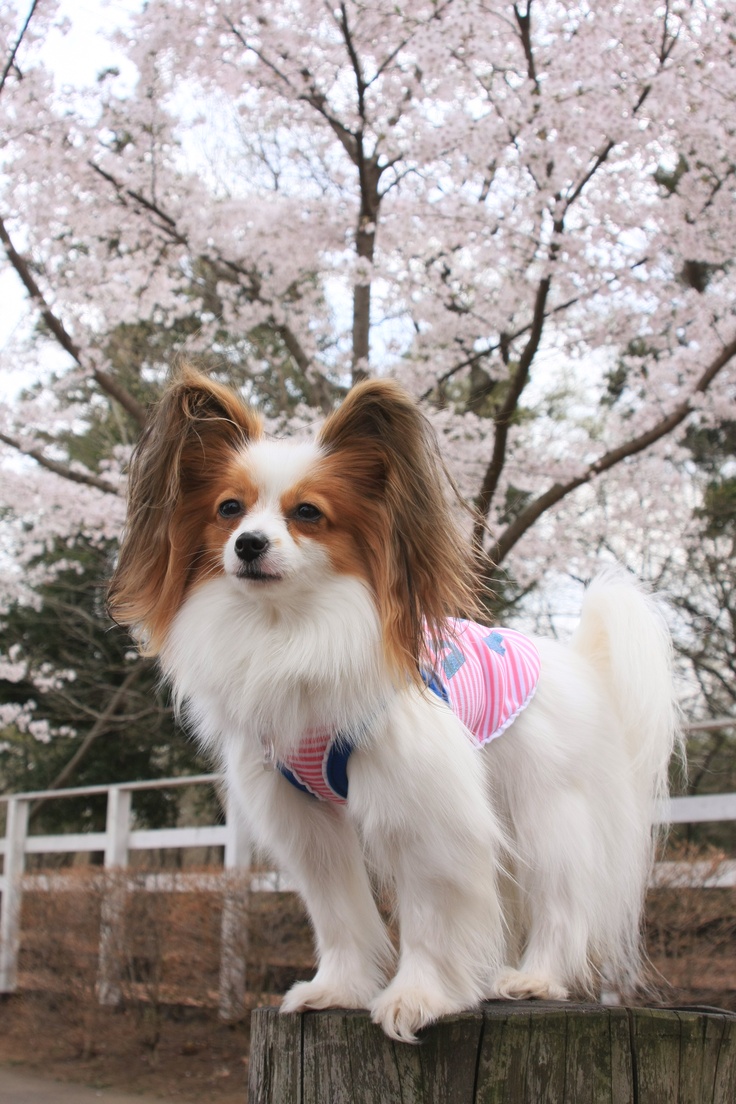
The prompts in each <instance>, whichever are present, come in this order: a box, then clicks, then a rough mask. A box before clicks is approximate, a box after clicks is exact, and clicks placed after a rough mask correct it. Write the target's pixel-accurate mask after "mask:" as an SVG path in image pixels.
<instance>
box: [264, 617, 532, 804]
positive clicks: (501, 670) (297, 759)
mask: <svg viewBox="0 0 736 1104" xmlns="http://www.w3.org/2000/svg"><path fill="white" fill-rule="evenodd" d="M448 628H449V631H448V633H447V638H446V639H443V640H442V641H441V642H440V644H439V647H438V648H437V649H436V650H435V649H434V648H433V646H432V642H431V640H429V639H427V641H426V643H427V648H428V649H429V655H430V659H431V662H432V670H431V671H430V672H425V671H423V672H422V677H423V679H424V681H425V682H426V684H427V686H428V687H429V689H430V690H432V691H433V692H434V693H435V694H437V695H438V697H440V698H442V700H443V701H445V702H446V703H447V704H448V705H449V707H450V709H452V711H453V713H454V714H455V715H456V717H457V718H458V720H460V721H462V723H463V724H464V725H465V728H466V729H467V730H468V733H469V735H470V736H471V738H472V740H473V742H474V743H476V744H477V745H478V746H479V747H482V746H483V745H484V744H487V743H489V742H490V741H491V740H494V739H495V738H496V737H497V736H500V735H501V733H502V732H505V731H506V729H507V728H508V727H509V725H510V724H512V723H513V721H514V720H515V719H516V718H517V717H518V715H519V713H521V711H522V710H523V709H525V708H526V706H527V705H528V704H529V702H530V701H531V699H532V697H533V696H534V692H535V690H536V688H537V682H538V681H539V671H540V666H541V664H540V659H539V653H538V652H537V649H536V647H535V646H534V644H533V643H532V641H531V640H530V639H529V638H528V637H526V636H524V635H523V633H520V632H516V631H515V630H514V629H489V628H487V627H486V626H484V625H478V624H476V622H474V621H461V620H453V621H450V622H448ZM355 746H356V740H355V739H354V738H353V737H351V735H350V733H347V732H338V733H335V732H331V731H330V730H329V729H316V730H311V731H309V732H307V733H306V734H305V736H304V739H303V740H302V743H301V744H300V745H299V747H298V748H297V750H296V751H295V752H294V753H293V754H291V755H289V756H287V757H286V758H285V759H283V760H281V761H280V762H279V763H278V764H277V766H278V769H279V770H280V771H281V773H282V774H283V775H284V777H285V778H287V779H288V781H289V782H291V783H292V785H294V786H296V787H297V788H298V789H300V790H304V791H305V792H306V793H309V794H312V795H313V796H314V797H316V798H319V799H320V800H322V801H332V802H334V803H336V804H339V805H344V804H345V802H346V801H347V796H348V776H347V765H348V760H349V758H350V754H351V752H352V751H353V748H354V747H355Z"/></svg>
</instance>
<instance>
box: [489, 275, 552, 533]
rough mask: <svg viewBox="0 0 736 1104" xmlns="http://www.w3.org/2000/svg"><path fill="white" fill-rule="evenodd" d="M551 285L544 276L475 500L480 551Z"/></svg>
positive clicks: (540, 330) (495, 423)
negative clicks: (488, 461)
mask: <svg viewBox="0 0 736 1104" xmlns="http://www.w3.org/2000/svg"><path fill="white" fill-rule="evenodd" d="M551 283H552V280H551V277H550V276H545V277H544V279H543V280H540V282H539V286H538V288H537V295H536V298H535V301H534V313H533V317H532V324H531V330H530V333H529V339H528V341H527V343H526V345H525V346H524V350H523V352H522V354H521V357H520V358H519V363H518V365H517V368H516V371H515V372H514V374H513V376H512V378H511V385H510V387H509V388H508V391H507V393H506V396H505V398H504V401H503V404H502V405H501V408H500V410H499V411H498V413H497V415H496V417H495V418H494V437H493V453H492V455H491V462H490V464H489V465H488V467H487V469H486V473H485V476H484V478H483V484H482V486H481V490H480V494H479V495H478V497H477V498H476V500H475V508H476V511H477V513H478V522H477V523H476V525H475V529H474V532H473V543H474V545H475V547H476V548H478V549H480V547H481V544H482V541H483V534H484V532H485V518H486V515H487V513H488V511H489V509H490V506H491V502H492V501H493V496H494V494H495V493H496V489H497V487H498V482H499V480H500V478H501V473H502V472H503V468H504V464H505V463H506V448H507V445H508V436H509V430H510V428H511V420H512V418H513V416H514V413H515V412H516V408H517V406H518V403H519V399H520V398H521V394H522V392H523V390H524V388H525V387H526V385H527V383H528V381H529V370H530V368H531V364H532V361H533V360H534V357H535V356H536V353H537V349H538V348H539V342H540V340H541V337H542V328H543V326H544V318H545V313H544V308H545V305H546V303H547V297H548V295H549V289H550V286H551Z"/></svg>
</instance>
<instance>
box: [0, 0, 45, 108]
mask: <svg viewBox="0 0 736 1104" xmlns="http://www.w3.org/2000/svg"><path fill="white" fill-rule="evenodd" d="M37 7H38V0H33V3H32V4H31V7H30V10H29V12H28V15H27V16H26V20H25V23H24V24H23V26H22V27H21V29H20V34H19V35H18V37H17V39H16V41H15V46H13V49H12V50H11V51H10V54H9V56H8V60H7V61H6V63H5V68H4V69H3V71H2V76H0V92H2V90H3V88H4V87H5V82H6V81H7V79H8V74H9V73H10V70H11V69H12V68H13V65H14V63H15V58H16V55H17V53H18V50H19V49H20V44H21V42H22V41H23V39H24V38H25V34H26V31H27V30H28V27H29V26H30V22H31V20H32V19H33V13H34V12H35V10H36V8H37Z"/></svg>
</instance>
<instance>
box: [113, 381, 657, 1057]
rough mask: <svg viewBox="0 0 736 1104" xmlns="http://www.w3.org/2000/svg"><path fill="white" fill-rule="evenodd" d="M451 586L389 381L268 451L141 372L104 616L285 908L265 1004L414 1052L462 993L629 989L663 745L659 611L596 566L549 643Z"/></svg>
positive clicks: (439, 532) (451, 530)
mask: <svg viewBox="0 0 736 1104" xmlns="http://www.w3.org/2000/svg"><path fill="white" fill-rule="evenodd" d="M477 593H478V592H477V578H476V569H475V567H474V564H473V557H472V556H471V555H470V553H469V550H468V541H467V538H466V537H465V535H464V534H463V532H462V529H461V527H460V526H459V525H458V522H457V519H456V511H455V509H454V505H453V503H452V501H451V498H450V496H449V495H448V493H447V482H446V478H445V473H444V465H443V462H442V459H441V457H440V454H439V448H438V445H437V442H436V439H435V437H434V435H433V433H432V430H431V428H430V426H429V424H428V422H427V421H426V419H425V418H424V416H423V415H422V414H421V412H420V411H419V409H418V407H417V406H416V404H415V403H414V402H413V401H412V400H411V399H410V397H409V396H408V395H407V394H406V393H405V392H404V391H403V390H402V389H401V388H400V387H399V386H398V385H396V384H395V383H393V382H392V381H390V380H387V379H376V380H369V381H366V382H363V383H360V384H358V385H357V386H355V387H354V388H353V389H352V390H351V391H350V392H349V393H348V394H347V397H346V398H345V399H344V401H343V403H342V405H341V406H339V408H338V409H337V410H336V411H335V412H333V413H332V414H330V415H329V416H328V417H327V419H326V420H325V422H324V425H323V426H322V428H321V430H320V431H319V433H318V434H317V436H316V438H311V437H310V438H304V439H292V438H289V439H283V440H282V439H271V438H269V437H267V436H266V435H265V434H264V431H263V427H262V423H261V419H260V417H259V415H258V414H257V412H256V411H255V410H254V409H253V408H252V407H251V406H249V405H248V404H247V403H246V402H244V401H243V400H242V399H241V398H240V397H239V396H238V395H237V394H236V393H235V392H233V391H231V390H230V389H228V388H227V387H224V386H222V385H220V384H219V383H216V382H214V381H213V380H211V379H209V378H208V377H206V376H204V375H202V374H200V373H198V372H196V371H195V370H194V369H191V368H185V369H183V370H181V371H180V372H179V373H178V375H177V376H176V377H175V378H174V379H173V381H172V382H171V383H170V384H169V386H168V389H167V390H166V392H165V394H164V396H163V398H162V400H161V401H160V403H159V404H158V406H157V407H156V408H155V410H154V412H153V415H152V417H151V420H150V422H149V424H148V426H147V428H146V429H145V431H144V433H143V436H142V439H141V441H140V443H139V445H138V447H137V449H136V451H135V454H134V457H133V459H132V462H131V468H130V480H129V510H128V520H127V525H126V532H125V534H124V538H123V541H122V545H121V549H120V554H119V559H118V563H117V566H116V569H115V572H114V576H113V580H112V586H111V591H110V608H111V612H112V614H113V616H114V617H115V619H116V620H117V621H118V622H119V623H122V624H125V625H127V626H130V627H131V629H132V631H133V634H134V635H135V637H136V638H137V640H138V642H139V645H140V647H141V649H142V650H143V651H144V652H145V653H147V654H149V655H155V656H158V658H159V662H160V665H161V669H162V671H163V674H164V676H165V678H166V679H167V680H168V682H169V683H170V685H171V687H172V690H173V696H174V699H175V702H176V704H177V707H178V708H179V710H180V711H181V712H182V713H183V714H184V716H185V717H186V719H187V722H188V724H189V725H190V726H191V727H192V729H193V730H194V732H195V733H196V736H197V738H198V739H199V740H200V741H201V743H202V744H203V745H204V747H205V748H208V749H210V750H211V751H212V752H213V753H214V755H215V757H216V758H217V760H218V762H219V764H221V766H222V769H223V771H224V774H225V777H226V780H227V786H228V787H229V790H230V792H231V794H232V795H233V797H234V798H235V801H236V803H237V805H238V807H239V809H240V810H241V812H242V816H243V818H244V821H245V822H246V824H247V826H248V829H249V830H250V832H251V833H252V836H253V838H254V839H255V840H256V841H257V842H258V843H259V844H260V845H261V846H262V847H263V848H264V849H265V850H266V851H267V852H268V853H269V854H270V856H271V857H272V859H273V860H274V861H275V862H276V863H277V864H278V865H279V866H280V867H281V868H282V869H283V870H284V871H285V872H287V873H288V875H289V876H290V878H291V879H292V880H293V882H294V883H295V884H296V886H297V887H298V889H299V892H300V893H301V896H302V897H303V899H304V902H305V905H306V908H307V910H308V913H309V916H310V919H311V923H312V926H313V930H314V937H315V943H316V952H317V962H318V967H317V970H316V974H315V976H314V978H313V980H311V981H307V982H299V983H297V984H296V985H294V986H293V988H292V989H291V990H290V991H289V992H288V993H287V995H286V997H285V999H284V1001H283V1005H282V1008H283V1010H284V1011H286V1012H289V1011H298V1010H302V1009H312V1008H328V1007H347V1008H362V1009H369V1010H370V1013H371V1015H372V1018H373V1020H374V1021H375V1023H377V1024H379V1025H380V1026H381V1027H382V1028H383V1030H384V1031H385V1032H386V1033H387V1034H388V1035H389V1036H392V1037H393V1038H395V1039H398V1040H404V1041H413V1040H414V1039H415V1038H416V1033H417V1032H418V1031H419V1030H420V1029H421V1028H423V1027H424V1026H425V1025H427V1024H429V1023H431V1022H432V1021H434V1020H436V1019H437V1018H438V1017H441V1016H443V1015H446V1014H449V1013H457V1012H460V1011H462V1010H467V1009H472V1008H474V1007H476V1006H477V1005H478V1004H479V1002H481V1001H483V1000H484V999H491V998H506V999H512V998H534V997H537V998H546V999H551V1000H565V999H566V998H568V997H569V996H572V995H583V994H587V995H595V994H596V993H597V992H598V991H599V987H600V986H601V984H607V985H609V986H613V985H618V986H626V985H631V984H633V983H634V982H636V979H637V977H638V973H639V969H640V962H641V954H640V920H641V913H642V907H643V900H644V894H645V890H646V886H647V879H648V875H649V872H650V866H651V862H652V857H653V823H654V821H655V820H656V815H655V809H656V803H657V801H658V800H659V799H661V798H662V797H663V796H664V795H665V794H666V790H667V768H668V762H669V759H670V755H671V753H672V750H673V747H674V746H675V743H676V741H677V738H678V737H677V709H676V706H675V699H674V693H673V680H672V672H671V642H670V638H669V634H668V631H667V628H666V625H665V622H664V619H663V617H662V614H661V611H660V608H659V606H658V604H657V602H656V601H655V599H654V598H652V597H651V596H649V595H648V594H647V593H645V592H644V591H643V590H642V588H641V587H640V586H639V585H638V584H636V583H634V582H632V581H630V580H629V578H628V577H627V576H626V575H625V574H624V573H623V572H618V571H613V572H608V573H607V574H603V575H602V576H600V577H599V578H597V579H596V580H594V582H593V583H592V585H591V586H590V587H589V589H588V591H587V594H586V596H585V599H584V604H583V610H582V616H581V621H580V625H579V627H578V629H577V631H576V633H575V635H574V637H573V640H572V642H571V644H570V645H569V646H564V645H563V644H561V643H559V642H557V641H554V640H546V639H532V638H530V637H527V636H523V635H522V634H520V633H518V632H514V631H511V630H507V629H503V628H493V627H491V626H484V625H483V616H482V613H480V612H479V607H478V605H477ZM379 884H380V886H382V887H384V888H385V887H389V888H390V889H391V891H392V893H393V895H394V899H395V907H396V913H395V915H396V921H397V929H398V932H399V937H398V940H392V939H391V938H390V937H389V935H388V933H387V928H386V925H385V923H384V920H383V919H382V916H381V913H380V912H379V909H378V907H377V905H376V902H375V892H374V891H375V887H376V886H377V885H379ZM396 942H398V947H395V946H394V944H395V943H396Z"/></svg>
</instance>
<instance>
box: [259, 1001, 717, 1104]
mask: <svg viewBox="0 0 736 1104" xmlns="http://www.w3.org/2000/svg"><path fill="white" fill-rule="evenodd" d="M394 1101H395V1102H396V1104H735V1102H736V1015H735V1014H734V1013H729V1012H720V1011H718V1010H713V1011H710V1010H708V1011H704V1010H691V1009H678V1010H675V1009H659V1008H610V1007H604V1006H601V1005H592V1004H587V1005H584V1004H577V1005H571V1004H566V1005H563V1004H554V1003H544V1002H534V1003H531V1002H519V1003H514V1004H509V1003H504V1002H492V1003H489V1004H486V1005H484V1006H483V1009H482V1010H481V1011H478V1012H475V1013H465V1014H463V1015H460V1016H454V1017H450V1018H447V1019H445V1020H442V1021H441V1022H440V1023H438V1024H435V1025H434V1026H433V1027H431V1028H428V1029H427V1030H426V1031H425V1032H423V1033H422V1037H421V1041H420V1042H419V1044H418V1045H416V1046H410V1045H407V1044H406V1043H395V1042H393V1041H392V1040H391V1039H388V1038H386V1036H385V1035H384V1034H383V1033H382V1032H381V1030H380V1029H379V1028H377V1027H375V1026H374V1025H373V1024H372V1023H371V1022H370V1019H369V1017H368V1015H367V1014H366V1013H365V1012H352V1011H343V1010H331V1011H327V1012H305V1013H301V1014H296V1015H286V1016H282V1015H280V1014H279V1013H278V1011H277V1010H276V1009H273V1008H262V1009H257V1010H256V1011H255V1012H254V1013H253V1018H252V1034H251V1057H250V1094H249V1104H392V1102H394Z"/></svg>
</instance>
